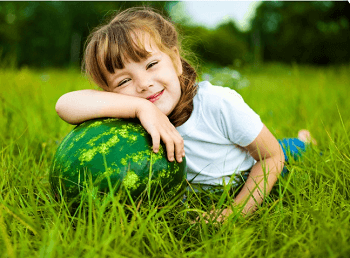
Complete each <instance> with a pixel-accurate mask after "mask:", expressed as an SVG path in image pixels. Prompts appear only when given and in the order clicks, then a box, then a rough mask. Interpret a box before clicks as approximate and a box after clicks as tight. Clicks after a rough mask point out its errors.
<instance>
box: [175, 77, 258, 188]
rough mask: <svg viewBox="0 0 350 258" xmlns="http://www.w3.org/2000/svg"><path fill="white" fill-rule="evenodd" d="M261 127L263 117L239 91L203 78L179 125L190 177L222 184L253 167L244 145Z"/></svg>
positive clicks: (193, 181)
mask: <svg viewBox="0 0 350 258" xmlns="http://www.w3.org/2000/svg"><path fill="white" fill-rule="evenodd" d="M262 128H263V123H262V122H261V120H260V117H259V116H258V115H257V114H256V113H255V112H254V111H253V110H252V109H251V108H250V107H249V106H248V105H247V104H246V103H245V102H244V100H243V98H242V97H241V96H240V95H239V94H238V93H237V92H236V91H234V90H232V89H229V88H226V87H220V86H213V85H211V84H210V83H209V82H207V81H204V82H200V83H199V87H198V92H197V94H196V96H195V97H194V99H193V111H192V114H191V116H190V118H189V119H188V120H187V121H186V122H185V123H184V124H183V125H181V126H179V127H177V128H176V129H177V130H178V132H179V133H180V135H181V136H182V137H183V139H184V142H185V152H186V161H187V179H188V180H189V181H190V182H192V183H193V184H204V185H221V184H223V180H225V183H228V182H229V180H230V178H231V176H232V175H233V174H237V173H239V172H240V171H246V170H248V169H250V168H251V167H252V166H253V165H254V164H255V163H256V161H255V160H254V158H253V157H252V156H251V155H250V154H249V153H248V152H247V151H246V150H245V149H244V148H242V147H245V146H247V145H249V144H250V143H252V142H253V141H254V140H255V138H256V137H257V136H258V135H259V133H260V132H261V130H262ZM241 146H242V147H241Z"/></svg>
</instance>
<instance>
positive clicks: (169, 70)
mask: <svg viewBox="0 0 350 258" xmlns="http://www.w3.org/2000/svg"><path fill="white" fill-rule="evenodd" d="M180 52H181V49H180V44H179V41H178V34H177V32H176V30H175V27H174V25H173V24H172V23H171V22H169V21H168V20H166V19H165V18H164V17H162V16H161V15H160V14H158V13H156V12H154V11H152V10H150V9H146V8H131V9H128V10H126V11H123V12H121V13H119V14H118V15H116V16H115V17H114V18H113V19H112V20H111V21H110V22H109V23H108V24H106V25H104V26H101V27H99V28H97V29H95V30H94V32H93V33H91V35H90V37H89V39H88V42H87V46H86V50H85V55H84V65H85V70H86V73H87V74H88V76H90V77H91V78H92V80H93V81H94V82H95V83H96V84H97V85H98V86H99V87H101V88H102V89H103V90H104V91H96V90H82V91H75V92H70V93H67V94H65V95H63V96H62V97H60V99H59V100H58V101H57V104H56V111H57V113H58V115H59V116H60V117H61V118H62V119H63V120H65V121H66V122H68V123H71V124H79V123H81V122H83V121H85V120H89V119H93V118H98V117H117V118H138V119H139V120H140V122H141V124H142V125H143V126H144V128H145V129H146V130H147V131H148V132H149V134H150V135H151V137H152V143H153V151H154V152H157V151H158V149H159V144H160V140H162V141H163V142H164V143H165V145H166V151H167V157H168V159H169V161H174V159H176V160H177V161H178V162H181V161H182V158H183V157H184V156H185V151H186V159H187V164H188V180H189V181H190V182H191V183H192V184H193V185H199V186H200V187H202V188H203V189H206V188H208V187H210V186H215V185H223V184H227V183H229V181H230V180H232V178H234V177H235V176H236V177H237V176H239V175H242V173H243V172H247V171H249V176H248V177H247V179H246V181H245V184H244V186H243V187H242V189H241V190H240V192H239V193H238V195H237V196H236V197H235V199H234V205H243V208H242V211H243V213H244V214H247V213H251V212H252V211H254V210H255V209H256V207H257V205H259V204H261V203H262V201H263V198H264V196H266V195H267V194H268V193H269V192H270V191H271V189H272V187H273V185H274V184H275V182H276V180H277V178H278V176H279V175H280V174H281V171H282V169H283V167H284V162H285V156H284V153H285V150H283V149H282V148H281V145H280V144H279V143H278V141H277V140H276V138H275V137H274V136H273V135H272V134H271V133H270V131H269V130H268V129H267V128H266V126H265V125H264V124H263V123H262V122H261V120H260V117H259V116H258V115H257V114H256V113H255V112H254V111H253V110H252V109H250V108H249V107H248V105H247V104H246V103H245V102H244V101H243V99H242V97H241V96H240V95H239V94H238V93H236V92H235V91H234V90H231V89H229V88H223V87H219V86H213V85H211V84H210V83H209V82H200V83H196V78H197V74H196V71H195V70H194V69H193V67H191V65H189V63H188V62H187V61H186V60H185V59H184V58H182V57H181V55H180ZM300 136H301V137H303V140H304V141H307V138H310V135H309V132H308V131H302V132H301V133H300ZM288 142H292V143H294V144H299V145H300V146H301V147H302V148H301V149H304V148H305V146H304V143H303V142H302V141H299V140H297V139H290V140H288V141H285V144H288ZM281 144H282V142H281ZM282 145H283V144H282ZM294 148H295V147H294ZM295 150H296V152H297V151H298V149H296V148H295ZM230 213H232V210H231V208H227V209H225V210H223V212H222V214H221V217H219V220H221V219H224V218H225V217H227V216H229V215H230Z"/></svg>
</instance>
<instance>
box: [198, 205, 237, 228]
mask: <svg viewBox="0 0 350 258" xmlns="http://www.w3.org/2000/svg"><path fill="white" fill-rule="evenodd" d="M232 213H233V211H232V209H231V208H226V209H223V210H222V211H221V210H215V209H213V210H212V211H211V212H209V214H208V213H207V212H204V213H203V214H202V215H200V217H202V218H203V219H204V221H205V223H207V224H208V223H209V221H212V222H219V223H223V222H225V220H226V219H227V218H228V217H229V216H230V215H231V214H232ZM200 217H197V219H196V221H199V218H200Z"/></svg>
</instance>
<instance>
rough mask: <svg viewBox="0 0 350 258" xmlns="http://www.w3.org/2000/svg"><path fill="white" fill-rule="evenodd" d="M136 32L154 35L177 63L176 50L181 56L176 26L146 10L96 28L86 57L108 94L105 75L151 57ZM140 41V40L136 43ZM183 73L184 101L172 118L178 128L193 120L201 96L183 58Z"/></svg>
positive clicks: (122, 15)
mask: <svg viewBox="0 0 350 258" xmlns="http://www.w3.org/2000/svg"><path fill="white" fill-rule="evenodd" d="M136 31H145V32H147V33H149V34H150V36H151V37H152V38H153V40H154V41H155V43H156V44H157V46H158V47H159V49H160V50H161V51H162V52H164V53H166V54H168V55H169V56H170V58H171V59H172V60H174V52H173V51H171V49H172V48H173V47H177V48H178V50H179V51H180V52H181V47H180V43H179V40H178V33H177V31H176V29H175V26H174V25H173V24H172V23H171V22H170V21H168V20H167V19H165V18H164V17H163V16H162V15H160V14H158V13H156V12H155V11H154V10H152V9H150V8H146V7H133V8H129V9H127V10H125V11H123V12H121V13H119V14H117V15H116V16H115V17H114V18H113V19H112V20H111V21H110V22H109V23H108V24H106V25H103V26H101V27H98V28H96V29H95V30H94V31H93V32H92V33H91V34H90V36H89V38H88V41H87V45H86V48H85V53H84V60H83V61H84V62H83V67H84V68H85V72H86V74H87V75H88V76H89V77H90V78H91V79H92V80H93V81H94V82H95V83H96V84H97V85H98V86H100V87H101V88H102V89H104V90H106V91H108V90H109V88H108V83H107V80H106V76H105V73H106V72H108V73H111V74H112V73H114V72H115V69H122V68H124V62H125V60H129V59H132V60H133V61H135V62H139V61H140V60H141V59H143V58H146V57H147V56H148V54H149V53H148V52H147V51H146V49H145V47H144V46H143V44H142V42H141V40H140V38H139V36H138V35H137V34H136V33H135V32H136ZM135 38H136V40H135ZM181 63H182V69H183V73H182V74H181V75H180V76H179V81H180V86H181V97H180V100H179V103H178V104H177V105H176V107H175V108H174V110H173V111H172V113H171V114H170V115H169V119H170V121H171V122H172V123H173V124H174V126H180V125H182V124H183V123H184V122H186V121H187V119H188V118H189V117H190V115H191V113H192V110H193V97H194V96H195V94H196V92H197V85H196V78H197V73H196V71H195V69H194V68H193V67H192V66H191V65H190V64H189V63H188V62H187V61H186V60H185V59H184V58H182V57H181Z"/></svg>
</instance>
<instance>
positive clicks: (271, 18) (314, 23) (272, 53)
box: [251, 1, 350, 65]
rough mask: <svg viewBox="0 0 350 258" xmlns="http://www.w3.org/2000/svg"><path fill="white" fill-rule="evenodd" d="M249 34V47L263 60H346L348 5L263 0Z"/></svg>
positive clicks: (349, 58) (349, 21)
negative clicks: (250, 40) (267, 0)
mask: <svg viewBox="0 0 350 258" xmlns="http://www.w3.org/2000/svg"><path fill="white" fill-rule="evenodd" d="M251 35H252V39H253V40H252V47H253V48H255V49H257V51H256V52H257V55H259V53H261V55H262V56H263V59H264V60H265V61H283V62H293V61H295V62H298V63H311V64H321V65H326V64H331V63H346V62H349V61H350V47H349V46H350V5H349V3H347V2H345V1H342V2H323V1H317V2H282V1H276V2H263V3H262V4H261V5H260V6H259V7H258V9H257V11H256V16H255V18H254V19H253V21H252V30H251ZM259 48H261V51H260V50H259ZM257 59H259V57H257Z"/></svg>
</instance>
